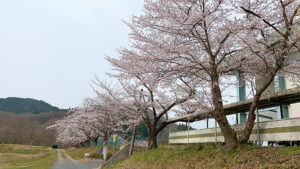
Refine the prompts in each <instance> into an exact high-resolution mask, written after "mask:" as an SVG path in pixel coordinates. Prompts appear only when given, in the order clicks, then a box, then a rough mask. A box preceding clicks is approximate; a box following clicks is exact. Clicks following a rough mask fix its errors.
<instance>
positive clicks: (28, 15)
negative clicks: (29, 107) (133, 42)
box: [0, 0, 143, 108]
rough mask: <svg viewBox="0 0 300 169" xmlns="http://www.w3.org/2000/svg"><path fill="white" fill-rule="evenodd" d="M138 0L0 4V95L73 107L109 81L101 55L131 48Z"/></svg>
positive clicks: (0, 1)
mask: <svg viewBox="0 0 300 169" xmlns="http://www.w3.org/2000/svg"><path fill="white" fill-rule="evenodd" d="M142 7H143V1H142V0H0V69H1V71H0V97H1V98H4V97H24V98H34V99H39V100H44V101H46V102H48V103H50V104H52V105H54V106H58V107H60V108H68V107H75V106H78V105H80V104H81V102H82V100H83V99H84V98H85V97H89V96H94V94H93V92H92V90H91V88H90V85H89V83H90V81H91V80H92V79H93V78H94V76H95V75H98V76H99V78H100V79H107V77H106V75H105V73H106V72H108V71H110V70H111V67H110V66H109V64H108V63H107V62H106V61H105V60H104V54H108V55H110V56H117V55H118V53H117V52H116V49H117V48H120V47H126V46H128V44H129V40H128V33H129V29H128V27H127V26H126V25H125V24H124V23H123V22H122V19H123V20H127V21H128V20H129V19H130V17H131V16H132V15H133V14H136V15H138V14H140V13H141V11H142Z"/></svg>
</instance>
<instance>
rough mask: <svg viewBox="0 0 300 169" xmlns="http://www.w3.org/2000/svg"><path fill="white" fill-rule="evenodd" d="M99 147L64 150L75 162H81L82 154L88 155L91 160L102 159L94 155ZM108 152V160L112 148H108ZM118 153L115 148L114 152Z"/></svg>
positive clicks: (100, 156)
mask: <svg viewBox="0 0 300 169" xmlns="http://www.w3.org/2000/svg"><path fill="white" fill-rule="evenodd" d="M100 147H101V146H96V147H83V148H73V147H72V148H69V149H67V150H66V153H68V155H69V156H71V157H72V158H73V159H75V160H83V159H84V158H85V157H84V154H85V153H89V154H90V157H91V158H102V155H95V154H94V152H96V151H97V150H98V149H99V148H100ZM108 148H109V151H108V158H109V157H110V156H111V154H112V150H113V147H112V146H109V147H108ZM116 151H118V150H117V148H115V150H114V152H116Z"/></svg>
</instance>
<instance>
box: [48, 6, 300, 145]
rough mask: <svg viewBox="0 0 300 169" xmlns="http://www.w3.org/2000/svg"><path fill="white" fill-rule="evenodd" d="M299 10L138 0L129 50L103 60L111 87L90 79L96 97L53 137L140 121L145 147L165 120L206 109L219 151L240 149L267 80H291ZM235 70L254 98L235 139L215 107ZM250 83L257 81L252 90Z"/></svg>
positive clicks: (74, 140)
mask: <svg viewBox="0 0 300 169" xmlns="http://www.w3.org/2000/svg"><path fill="white" fill-rule="evenodd" d="M299 6H300V5H299V1H298V0H264V1H256V0H145V5H144V11H143V14H142V15H140V16H133V17H132V20H131V21H130V22H126V24H127V25H128V26H129V27H130V29H131V33H130V40H131V46H130V47H128V48H122V49H120V50H119V52H120V56H119V57H118V58H113V57H106V59H107V60H108V61H109V62H110V63H111V65H112V66H113V67H114V72H112V73H109V75H110V76H111V77H113V78H115V79H117V80H116V81H117V87H114V88H112V87H110V86H108V85H105V84H104V83H102V82H101V81H100V80H98V79H97V80H95V82H94V84H95V86H99V87H100V89H95V88H94V90H95V92H96V93H97V95H98V97H97V98H96V99H88V100H87V101H86V104H85V106H84V108H79V109H76V110H73V112H70V115H69V116H68V117H66V118H65V119H63V120H61V121H59V122H57V123H56V124H55V125H54V127H55V128H56V130H57V131H58V136H57V139H58V140H59V141H61V142H65V143H68V144H79V143H82V142H84V141H86V140H93V139H95V138H98V137H103V138H108V137H109V136H110V135H111V134H112V133H113V132H116V131H119V130H123V129H124V126H134V125H136V124H138V123H139V122H140V121H143V122H144V123H145V124H146V126H147V128H148V132H149V140H148V148H149V149H152V148H155V147H157V143H156V137H157V135H158V133H159V132H160V131H161V130H163V129H164V127H166V126H167V125H168V124H169V123H170V122H168V121H167V120H168V119H169V118H170V116H172V117H174V116H178V115H183V114H188V113H193V112H195V111H199V110H202V109H210V110H211V109H213V111H212V113H211V117H212V118H214V119H215V120H216V121H217V123H218V125H219V126H220V129H221V131H222V133H223V135H224V139H225V145H226V147H228V148H234V147H236V146H237V145H238V144H244V143H245V142H246V141H247V140H248V139H249V137H250V134H251V131H252V129H253V126H254V121H255V110H256V108H257V106H258V101H259V98H260V97H261V96H262V94H263V92H264V91H265V90H266V89H267V88H268V87H269V86H270V84H271V83H272V81H273V80H274V78H275V76H278V75H280V76H288V77H289V78H290V79H292V80H293V81H296V80H297V79H299V75H300V74H299V72H300V71H299V70H300V69H299V68H300V64H299V63H297V62H292V61H291V60H292V59H291V57H294V58H293V59H296V60H297V58H299V52H300V51H299V41H300V40H299V38H300V33H299V24H300V21H299V17H300V16H299V8H300V7H299ZM237 70H238V71H240V72H243V76H242V77H243V79H242V80H245V81H246V82H247V84H248V85H250V86H251V89H252V91H251V92H252V96H253V97H254V99H253V102H252V105H251V107H250V109H249V114H248V119H247V122H246V126H245V128H244V131H243V133H242V135H241V137H239V138H238V136H237V134H236V132H235V131H234V130H233V129H232V127H231V126H230V125H229V123H228V120H227V118H226V114H225V113H224V107H223V105H224V102H225V100H224V99H223V98H224V97H225V95H226V92H225V91H226V88H227V87H228V86H231V85H236V81H235V80H233V78H232V75H233V74H234V72H235V71H237ZM257 79H261V80H263V84H262V85H259V86H258V85H255V80H257ZM83 119H85V120H83ZM190 120H193V119H190ZM159 121H160V122H159ZM173 122H175V121H173Z"/></svg>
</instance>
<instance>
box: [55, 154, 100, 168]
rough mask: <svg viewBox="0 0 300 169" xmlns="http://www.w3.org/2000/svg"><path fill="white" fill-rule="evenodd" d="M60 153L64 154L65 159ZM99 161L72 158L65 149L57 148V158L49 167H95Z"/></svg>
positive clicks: (98, 164) (97, 166)
mask: <svg viewBox="0 0 300 169" xmlns="http://www.w3.org/2000/svg"><path fill="white" fill-rule="evenodd" d="M62 153H64V154H65V155H66V157H67V158H66V159H64V158H63V157H62V155H61V154H62ZM100 164H101V163H96V162H81V161H76V160H74V159H72V158H71V157H70V156H69V155H68V154H67V153H65V150H58V156H57V159H56V160H55V162H54V165H53V166H52V167H51V169H97V168H99V166H100Z"/></svg>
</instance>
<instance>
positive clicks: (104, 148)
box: [102, 138, 108, 161]
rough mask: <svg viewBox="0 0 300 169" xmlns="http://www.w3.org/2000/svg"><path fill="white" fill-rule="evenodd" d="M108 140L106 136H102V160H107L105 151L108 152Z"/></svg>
mask: <svg viewBox="0 0 300 169" xmlns="http://www.w3.org/2000/svg"><path fill="white" fill-rule="evenodd" d="M107 144H108V141H107V139H106V138H104V142H103V149H102V155H103V160H104V161H106V160H107V152H108V147H107Z"/></svg>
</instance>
